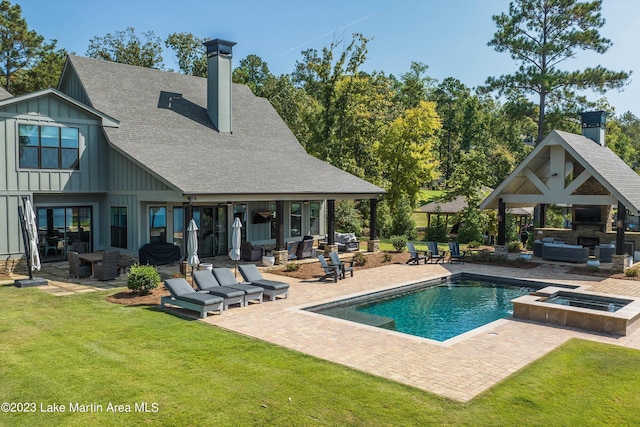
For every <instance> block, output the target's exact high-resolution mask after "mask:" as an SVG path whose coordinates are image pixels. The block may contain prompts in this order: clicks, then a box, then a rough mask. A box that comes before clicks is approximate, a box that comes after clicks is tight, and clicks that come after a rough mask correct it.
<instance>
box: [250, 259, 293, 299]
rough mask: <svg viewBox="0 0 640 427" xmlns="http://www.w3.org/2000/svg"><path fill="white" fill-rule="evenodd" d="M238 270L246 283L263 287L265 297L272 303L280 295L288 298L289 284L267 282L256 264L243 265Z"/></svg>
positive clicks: (273, 281)
mask: <svg viewBox="0 0 640 427" xmlns="http://www.w3.org/2000/svg"><path fill="white" fill-rule="evenodd" d="M238 270H240V274H241V275H242V278H243V279H244V280H245V281H247V282H249V283H251V284H252V285H255V286H259V287H261V288H262V289H263V291H264V296H265V297H268V298H269V300H270V301H273V300H275V299H276V297H277V296H278V295H284V297H285V298H288V296H289V284H288V283H285V282H278V281H275V280H266V279H265V278H263V277H262V274H260V271H259V270H258V268H257V267H256V266H255V265H254V264H242V265H240V266H238Z"/></svg>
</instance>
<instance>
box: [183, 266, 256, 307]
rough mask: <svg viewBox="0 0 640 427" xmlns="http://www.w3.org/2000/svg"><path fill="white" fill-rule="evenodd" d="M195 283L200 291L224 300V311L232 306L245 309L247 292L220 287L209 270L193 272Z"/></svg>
mask: <svg viewBox="0 0 640 427" xmlns="http://www.w3.org/2000/svg"><path fill="white" fill-rule="evenodd" d="M193 281H194V282H195V283H196V287H197V288H198V290H200V291H203V292H209V293H210V294H211V295H216V296H219V297H221V298H223V299H224V309H225V310H227V309H228V308H229V306H230V305H232V304H240V307H244V296H245V292H244V291H242V290H240V289H234V288H227V287H226V286H220V284H219V283H218V281H217V280H216V278H215V277H213V274H212V273H211V272H210V271H209V270H196V271H194V272H193Z"/></svg>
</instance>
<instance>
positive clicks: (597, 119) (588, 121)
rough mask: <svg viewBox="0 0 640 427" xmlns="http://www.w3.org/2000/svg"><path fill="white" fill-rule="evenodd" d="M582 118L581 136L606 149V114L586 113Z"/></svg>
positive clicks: (598, 112)
mask: <svg viewBox="0 0 640 427" xmlns="http://www.w3.org/2000/svg"><path fill="white" fill-rule="evenodd" d="M580 117H582V136H584V137H587V138H589V139H591V140H593V141H595V142H596V143H598V144H600V145H602V146H603V147H606V145H607V144H606V140H605V136H606V133H607V113H606V112H605V111H586V112H584V113H580Z"/></svg>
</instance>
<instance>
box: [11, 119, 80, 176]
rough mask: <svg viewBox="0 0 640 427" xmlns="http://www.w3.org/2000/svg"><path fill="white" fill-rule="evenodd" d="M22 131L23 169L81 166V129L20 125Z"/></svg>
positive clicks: (21, 164)
mask: <svg viewBox="0 0 640 427" xmlns="http://www.w3.org/2000/svg"><path fill="white" fill-rule="evenodd" d="M18 134H19V141H20V160H19V164H20V167H21V168H27V169H78V164H79V162H78V158H79V142H78V141H79V136H78V135H79V133H78V129H76V128H63V127H58V126H35V125H19V129H18Z"/></svg>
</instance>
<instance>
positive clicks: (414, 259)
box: [405, 242, 427, 265]
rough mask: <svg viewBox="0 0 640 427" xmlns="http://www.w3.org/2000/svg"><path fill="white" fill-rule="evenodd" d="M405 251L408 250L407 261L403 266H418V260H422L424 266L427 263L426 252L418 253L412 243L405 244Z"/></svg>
mask: <svg viewBox="0 0 640 427" xmlns="http://www.w3.org/2000/svg"><path fill="white" fill-rule="evenodd" d="M407 249H409V259H408V260H407V262H405V264H409V263H413V264H416V265H417V264H420V260H424V263H425V264H426V263H427V251H418V250H417V249H416V247H415V245H414V244H413V242H407ZM421 254H422V255H421Z"/></svg>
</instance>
